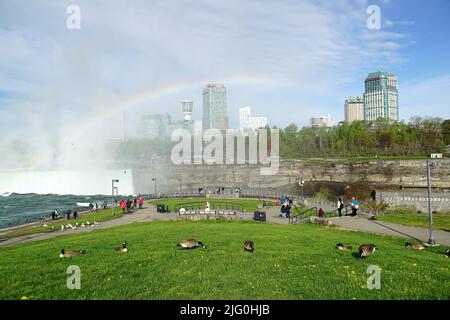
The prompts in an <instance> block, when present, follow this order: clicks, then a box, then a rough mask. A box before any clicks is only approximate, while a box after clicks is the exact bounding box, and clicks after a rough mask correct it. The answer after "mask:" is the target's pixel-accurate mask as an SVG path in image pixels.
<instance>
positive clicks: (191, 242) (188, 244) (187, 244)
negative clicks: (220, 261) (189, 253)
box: [177, 239, 206, 249]
mask: <svg viewBox="0 0 450 320" xmlns="http://www.w3.org/2000/svg"><path fill="white" fill-rule="evenodd" d="M177 246H179V247H182V248H184V249H192V248H196V247H202V248H204V249H206V246H205V245H204V244H203V243H201V242H200V241H197V240H195V239H186V240H182V241H180V243H179V244H177Z"/></svg>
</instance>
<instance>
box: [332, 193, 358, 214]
mask: <svg viewBox="0 0 450 320" xmlns="http://www.w3.org/2000/svg"><path fill="white" fill-rule="evenodd" d="M344 207H345V204H344V202H343V201H342V198H339V199H338V202H337V210H338V213H339V217H342V209H344ZM350 207H351V209H352V213H351V216H352V217H353V218H356V217H357V216H358V210H359V201H358V199H356V198H355V197H352V201H351V202H350Z"/></svg>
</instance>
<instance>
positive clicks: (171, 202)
mask: <svg viewBox="0 0 450 320" xmlns="http://www.w3.org/2000/svg"><path fill="white" fill-rule="evenodd" d="M207 201H208V202H209V204H210V206H211V208H213V207H214V204H219V203H222V204H223V203H228V204H231V205H233V206H237V207H242V208H243V209H244V210H245V211H247V212H253V211H255V210H257V206H258V204H262V203H263V201H265V203H266V205H270V206H273V205H275V203H274V202H273V201H267V200H257V199H256V200H249V199H208V198H199V199H164V200H157V201H152V202H151V203H154V204H155V205H157V204H164V205H166V206H168V208H169V212H170V211H173V210H174V208H175V206H176V205H178V204H181V203H193V202H196V203H201V205H202V207H203V208H204V207H205V206H206V202H207Z"/></svg>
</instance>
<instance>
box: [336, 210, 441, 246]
mask: <svg viewBox="0 0 450 320" xmlns="http://www.w3.org/2000/svg"><path fill="white" fill-rule="evenodd" d="M331 220H332V221H333V223H334V224H335V225H337V226H339V227H341V228H343V229H347V230H355V231H365V232H372V233H378V234H383V235H389V236H395V237H401V238H409V239H412V240H416V241H419V242H428V238H429V234H430V233H429V230H428V229H426V228H419V227H409V226H404V225H400V224H396V223H390V222H381V221H376V220H370V219H367V218H362V217H361V218H355V219H354V218H352V217H341V218H339V217H338V218H331ZM434 238H435V240H436V242H437V243H439V244H445V245H450V232H447V231H443V230H434Z"/></svg>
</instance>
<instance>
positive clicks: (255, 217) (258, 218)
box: [253, 211, 261, 221]
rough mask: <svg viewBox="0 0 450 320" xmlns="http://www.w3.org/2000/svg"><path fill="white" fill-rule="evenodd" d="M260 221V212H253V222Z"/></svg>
mask: <svg viewBox="0 0 450 320" xmlns="http://www.w3.org/2000/svg"><path fill="white" fill-rule="evenodd" d="M260 219H261V216H260V212H259V211H255V213H254V214H253V220H255V221H260Z"/></svg>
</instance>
